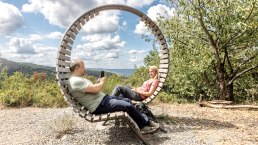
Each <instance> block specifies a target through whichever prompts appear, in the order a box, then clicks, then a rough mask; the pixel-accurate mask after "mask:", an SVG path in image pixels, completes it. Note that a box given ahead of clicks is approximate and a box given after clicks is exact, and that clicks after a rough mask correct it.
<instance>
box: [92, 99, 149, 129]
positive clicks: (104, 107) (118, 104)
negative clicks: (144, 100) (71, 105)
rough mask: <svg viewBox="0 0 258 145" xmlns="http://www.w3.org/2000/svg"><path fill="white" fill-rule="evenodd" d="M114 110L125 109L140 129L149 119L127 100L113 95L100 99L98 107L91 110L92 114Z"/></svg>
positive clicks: (147, 123)
mask: <svg viewBox="0 0 258 145" xmlns="http://www.w3.org/2000/svg"><path fill="white" fill-rule="evenodd" d="M116 111H125V112H127V113H128V114H129V115H130V117H132V119H133V120H134V121H135V122H136V123H137V125H138V127H139V128H140V129H141V128H143V127H145V126H148V125H149V124H150V120H149V119H148V118H147V117H146V116H144V115H142V114H141V113H140V112H139V111H138V110H136V108H135V107H134V106H133V105H132V104H131V103H129V102H126V101H124V100H120V99H117V98H114V97H110V96H106V97H104V99H103V100H102V102H101V104H100V105H99V107H98V108H97V109H96V110H95V111H94V112H93V114H104V113H109V112H110V113H111V112H116Z"/></svg>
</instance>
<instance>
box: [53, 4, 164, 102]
mask: <svg viewBox="0 0 258 145" xmlns="http://www.w3.org/2000/svg"><path fill="white" fill-rule="evenodd" d="M105 10H122V11H128V12H130V13H132V14H135V15H137V16H139V17H140V18H141V21H142V22H144V23H145V24H146V26H147V27H148V28H149V29H150V30H151V31H152V33H153V34H154V35H155V37H156V39H157V41H158V42H159V44H160V64H159V75H158V76H159V77H158V79H159V86H158V87H157V89H156V90H155V92H154V94H153V95H152V96H150V97H148V98H147V99H145V100H144V102H145V103H149V102H150V101H151V100H152V99H154V98H155V97H156V96H157V95H158V93H159V91H160V90H161V88H162V86H163V84H164V82H165V80H166V77H167V74H168V69H169V50H168V46H167V43H166V40H165V38H164V36H163V34H162V32H161V30H160V29H159V27H158V26H157V25H156V23H155V22H153V21H152V20H151V19H150V18H149V17H148V16H147V15H145V14H144V13H142V12H140V11H139V10H137V9H134V8H132V7H129V6H125V5H104V6H100V7H96V8H94V9H92V10H89V11H87V12H86V13H84V14H83V15H81V16H80V17H79V18H77V19H76V20H75V21H74V22H73V23H72V24H71V25H70V26H69V28H68V29H67V30H66V32H65V33H64V36H63V38H62V40H61V44H60V47H59V50H58V53H57V61H56V72H57V74H56V78H57V80H58V84H59V86H60V89H61V92H62V94H63V95H64V98H65V99H66V101H68V102H69V103H70V104H71V105H73V106H74V104H76V101H75V100H74V99H73V97H72V96H71V94H70V93H69V91H68V89H67V85H68V78H69V76H70V69H69V64H70V61H71V51H72V45H73V43H74V40H75V38H76V36H77V34H78V33H79V31H80V30H81V28H82V26H83V25H85V24H86V23H87V22H88V21H89V20H90V19H93V18H94V17H95V16H97V15H99V12H101V11H105Z"/></svg>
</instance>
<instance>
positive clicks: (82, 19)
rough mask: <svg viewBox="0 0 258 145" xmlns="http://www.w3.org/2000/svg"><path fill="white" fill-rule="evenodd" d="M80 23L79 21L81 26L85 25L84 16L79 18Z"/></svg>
mask: <svg viewBox="0 0 258 145" xmlns="http://www.w3.org/2000/svg"><path fill="white" fill-rule="evenodd" d="M80 23H81V25H82V26H84V25H85V20H84V18H81V19H80Z"/></svg>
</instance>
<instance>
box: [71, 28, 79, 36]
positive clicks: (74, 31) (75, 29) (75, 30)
mask: <svg viewBox="0 0 258 145" xmlns="http://www.w3.org/2000/svg"><path fill="white" fill-rule="evenodd" d="M71 29H72V31H73V33H74V34H75V35H77V34H78V33H79V31H78V29H77V27H76V26H72V28H71Z"/></svg>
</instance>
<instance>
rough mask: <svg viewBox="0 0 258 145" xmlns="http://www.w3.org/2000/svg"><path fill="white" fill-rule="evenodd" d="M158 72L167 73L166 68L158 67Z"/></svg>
mask: <svg viewBox="0 0 258 145" xmlns="http://www.w3.org/2000/svg"><path fill="white" fill-rule="evenodd" d="M159 72H161V73H167V72H168V69H159Z"/></svg>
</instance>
